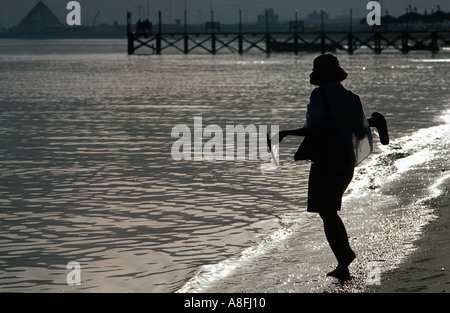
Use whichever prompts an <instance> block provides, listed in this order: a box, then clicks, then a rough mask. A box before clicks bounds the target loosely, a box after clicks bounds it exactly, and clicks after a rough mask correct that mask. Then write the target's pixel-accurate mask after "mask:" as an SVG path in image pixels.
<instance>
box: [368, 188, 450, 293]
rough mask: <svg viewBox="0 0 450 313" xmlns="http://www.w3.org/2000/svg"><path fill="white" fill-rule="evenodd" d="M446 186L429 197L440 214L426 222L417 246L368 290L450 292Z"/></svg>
mask: <svg viewBox="0 0 450 313" xmlns="http://www.w3.org/2000/svg"><path fill="white" fill-rule="evenodd" d="M447 182H448V180H447ZM442 188H443V191H442V194H441V195H439V196H438V197H437V198H435V199H432V200H430V201H429V205H430V206H431V207H432V208H433V209H434V210H435V214H436V215H437V216H438V218H437V219H436V220H434V221H432V222H430V223H429V224H428V225H426V226H425V228H424V230H423V234H422V236H421V237H420V238H419V239H418V240H417V241H416V242H415V243H414V245H415V246H416V247H417V250H416V251H414V252H413V253H412V254H411V255H409V256H408V257H407V258H406V259H405V261H404V262H403V263H402V264H401V265H400V266H399V267H398V268H395V269H393V270H390V271H387V272H383V273H381V285H379V286H371V287H369V288H368V292H374V293H449V292H450V251H449V250H448V238H450V187H448V185H447V186H446V185H445V184H444V185H443V187H442Z"/></svg>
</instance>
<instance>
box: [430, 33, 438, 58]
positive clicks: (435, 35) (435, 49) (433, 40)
mask: <svg viewBox="0 0 450 313" xmlns="http://www.w3.org/2000/svg"><path fill="white" fill-rule="evenodd" d="M438 51H439V36H438V33H437V31H433V32H432V33H431V52H432V53H433V54H436V53H438Z"/></svg>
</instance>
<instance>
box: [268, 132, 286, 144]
mask: <svg viewBox="0 0 450 313" xmlns="http://www.w3.org/2000/svg"><path fill="white" fill-rule="evenodd" d="M277 135H278V143H280V142H281V141H282V140H283V139H284V138H286V137H287V135H288V134H287V132H286V131H284V130H282V131H280V132H279V133H278V134H277ZM277 135H275V136H273V137H272V139H271V141H274V138H276V136H277Z"/></svg>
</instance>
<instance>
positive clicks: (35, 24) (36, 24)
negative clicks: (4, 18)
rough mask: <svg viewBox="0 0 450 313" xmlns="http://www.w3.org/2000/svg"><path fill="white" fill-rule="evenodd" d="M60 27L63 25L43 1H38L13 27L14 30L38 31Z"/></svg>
mask: <svg viewBox="0 0 450 313" xmlns="http://www.w3.org/2000/svg"><path fill="white" fill-rule="evenodd" d="M62 27H64V25H63V24H62V23H61V22H60V21H59V19H58V18H57V17H56V16H55V14H53V12H52V11H50V9H49V8H48V7H47V6H46V5H45V3H44V2H43V1H39V2H38V3H37V4H36V5H35V6H34V8H33V9H31V11H30V12H29V13H28V14H27V15H26V16H25V17H24V18H23V20H22V21H21V22H20V23H19V24H18V25H17V26H16V27H15V31H17V32H27V33H40V32H43V31H46V30H51V29H55V28H62Z"/></svg>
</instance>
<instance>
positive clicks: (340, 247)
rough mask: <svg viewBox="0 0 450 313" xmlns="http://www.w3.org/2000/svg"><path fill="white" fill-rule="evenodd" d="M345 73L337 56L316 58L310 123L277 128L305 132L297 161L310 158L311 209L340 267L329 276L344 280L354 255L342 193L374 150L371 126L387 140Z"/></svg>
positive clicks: (296, 133) (377, 116)
mask: <svg viewBox="0 0 450 313" xmlns="http://www.w3.org/2000/svg"><path fill="white" fill-rule="evenodd" d="M347 76H348V74H347V73H346V72H345V71H344V70H343V69H342V68H341V66H340V64H339V60H338V59H337V58H336V57H335V56H333V55H331V54H325V55H321V56H319V57H317V58H316V59H315V60H314V68H313V72H312V73H311V74H310V80H311V84H313V85H316V86H319V87H318V88H316V89H314V90H313V92H312V93H311V97H310V103H309V104H308V107H307V114H306V124H305V125H304V127H303V128H300V129H296V130H289V131H281V132H280V133H279V141H280V142H281V140H283V138H285V137H286V136H305V139H304V140H303V142H302V144H301V146H300V148H299V150H298V151H297V153H296V154H295V160H306V159H307V160H311V161H312V164H311V169H310V173H309V183H308V206H307V211H308V212H316V213H319V215H320V217H321V218H322V220H323V223H324V229H325V235H326V238H327V240H328V243H329V244H330V247H331V249H332V251H333V253H334V255H335V256H336V259H337V260H338V266H337V268H336V269H335V270H334V271H332V272H330V273H328V274H327V275H328V276H334V277H337V278H339V279H341V280H348V279H349V278H350V272H349V270H348V266H349V265H350V263H351V262H352V261H353V260H354V259H355V257H356V255H355V253H354V252H353V250H352V249H351V247H350V245H349V242H348V236H347V232H346V229H345V226H344V224H343V222H342V220H341V218H340V217H339V215H338V214H337V213H338V211H340V210H341V202H342V196H343V194H344V192H345V190H346V189H347V187H348V185H349V184H350V181H351V180H352V178H353V172H354V168H355V167H356V166H357V165H358V164H359V163H361V162H362V161H363V160H364V159H365V158H367V157H368V156H369V154H370V153H371V152H372V135H371V131H370V127H371V126H372V127H376V128H377V129H378V132H379V135H380V140H381V142H382V144H388V143H389V136H388V132H387V126H386V120H385V119H384V117H383V116H382V115H381V114H380V113H374V114H373V115H372V118H371V119H369V120H367V119H366V116H365V114H364V110H363V106H362V103H361V100H360V98H359V96H358V95H356V94H354V93H353V92H351V91H349V90H347V89H346V88H344V87H343V86H342V85H341V82H342V81H343V80H345V79H346V78H347Z"/></svg>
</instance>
